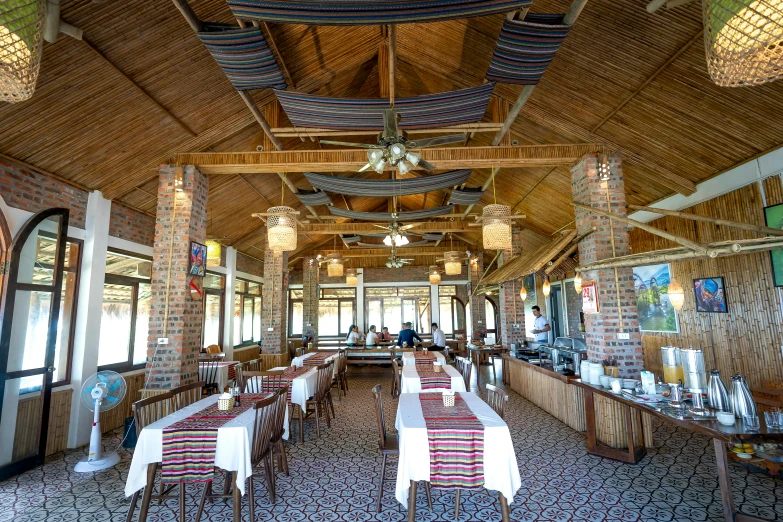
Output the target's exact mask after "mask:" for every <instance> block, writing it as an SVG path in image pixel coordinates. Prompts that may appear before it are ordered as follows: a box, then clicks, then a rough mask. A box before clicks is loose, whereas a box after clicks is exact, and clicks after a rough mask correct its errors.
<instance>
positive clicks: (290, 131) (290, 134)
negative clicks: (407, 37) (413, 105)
mask: <svg viewBox="0 0 783 522" xmlns="http://www.w3.org/2000/svg"><path fill="white" fill-rule="evenodd" d="M386 92H388V91H386ZM381 97H382V98H386V97H388V94H385V95H384V94H382V95H381ZM502 125H503V124H502V123H490V122H480V123H466V124H462V125H453V126H451V127H438V128H432V129H405V128H403V130H404V131H405V134H408V135H413V134H455V133H464V132H471V133H475V132H496V131H497V130H498V129H500V127H501V126H502ZM272 132H273V133H274V134H275V136H277V137H279V138H300V139H302V141H304V139H305V138H319V137H325V136H332V137H334V136H377V135H378V132H379V131H376V130H334V129H322V128H318V127H273V128H272Z"/></svg>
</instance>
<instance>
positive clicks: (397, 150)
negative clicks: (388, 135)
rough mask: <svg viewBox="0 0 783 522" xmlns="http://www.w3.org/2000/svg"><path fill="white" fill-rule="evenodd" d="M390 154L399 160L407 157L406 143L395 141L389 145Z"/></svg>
mask: <svg viewBox="0 0 783 522" xmlns="http://www.w3.org/2000/svg"><path fill="white" fill-rule="evenodd" d="M389 155H390V156H391V159H392V160H393V161H397V160H399V159H402V158H404V157H405V145H403V144H402V143H393V144H392V145H391V146H390V147H389Z"/></svg>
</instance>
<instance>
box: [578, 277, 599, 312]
mask: <svg viewBox="0 0 783 522" xmlns="http://www.w3.org/2000/svg"><path fill="white" fill-rule="evenodd" d="M598 309H599V305H598V286H597V285H596V284H595V281H583V282H582V313H583V314H597V313H598Z"/></svg>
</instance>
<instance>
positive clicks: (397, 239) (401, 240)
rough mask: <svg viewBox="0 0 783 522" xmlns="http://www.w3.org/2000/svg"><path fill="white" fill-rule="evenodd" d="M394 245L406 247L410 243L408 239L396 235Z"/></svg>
mask: <svg viewBox="0 0 783 522" xmlns="http://www.w3.org/2000/svg"><path fill="white" fill-rule="evenodd" d="M394 243H395V244H396V245H397V246H405V245H407V244H408V243H410V241H408V238H407V237H406V236H401V235H397V236H396V237H395V238H394Z"/></svg>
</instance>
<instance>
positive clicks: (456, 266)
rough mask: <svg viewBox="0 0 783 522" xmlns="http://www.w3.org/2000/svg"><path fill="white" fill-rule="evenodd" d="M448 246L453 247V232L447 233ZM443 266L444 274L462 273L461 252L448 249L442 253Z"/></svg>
mask: <svg viewBox="0 0 783 522" xmlns="http://www.w3.org/2000/svg"><path fill="white" fill-rule="evenodd" d="M449 246H450V247H451V248H454V234H449ZM443 266H444V267H445V269H446V275H460V274H461V273H462V252H458V251H456V250H450V251H448V252H446V253H445V254H443Z"/></svg>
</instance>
